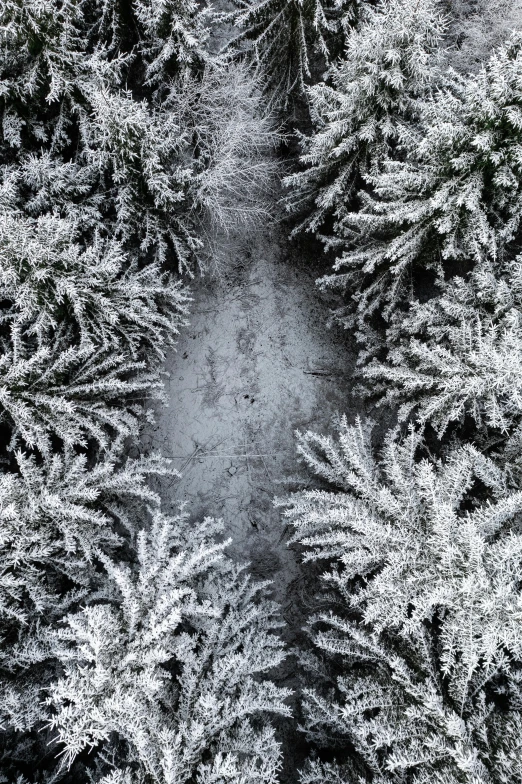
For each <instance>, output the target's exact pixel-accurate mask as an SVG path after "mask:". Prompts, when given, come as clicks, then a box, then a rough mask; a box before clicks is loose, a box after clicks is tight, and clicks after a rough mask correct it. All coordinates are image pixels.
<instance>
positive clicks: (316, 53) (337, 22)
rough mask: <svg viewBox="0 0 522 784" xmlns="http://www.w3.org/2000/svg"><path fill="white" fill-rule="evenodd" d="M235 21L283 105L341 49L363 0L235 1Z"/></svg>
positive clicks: (276, 100) (273, 98)
mask: <svg viewBox="0 0 522 784" xmlns="http://www.w3.org/2000/svg"><path fill="white" fill-rule="evenodd" d="M234 2H235V5H236V6H237V7H238V11H237V14H236V15H235V18H234V22H235V24H236V26H237V27H238V28H239V31H240V32H239V36H238V38H237V39H236V40H235V41H234V42H233V44H234V45H235V46H237V45H238V41H243V40H247V41H249V42H251V43H250V46H251V54H252V57H253V60H254V62H255V64H256V70H257V73H258V74H259V75H260V76H261V78H262V79H263V81H264V86H265V90H266V91H267V93H268V94H269V99H270V102H271V103H273V104H275V105H279V106H280V107H283V108H285V109H287V108H288V106H289V103H290V102H291V101H292V100H294V99H295V98H296V97H298V96H300V97H303V96H304V94H305V91H306V85H308V84H310V83H311V82H312V81H313V80H314V77H315V79H317V72H318V70H320V69H321V68H322V69H323V70H324V68H326V67H327V66H328V64H329V62H330V61H331V60H332V59H334V57H335V56H336V55H337V54H338V52H339V51H340V50H341V49H342V41H343V39H344V35H343V33H344V31H345V30H346V29H347V28H349V27H350V26H351V25H352V24H353V23H354V22H355V19H356V18H357V14H358V10H359V5H360V2H359V0H234Z"/></svg>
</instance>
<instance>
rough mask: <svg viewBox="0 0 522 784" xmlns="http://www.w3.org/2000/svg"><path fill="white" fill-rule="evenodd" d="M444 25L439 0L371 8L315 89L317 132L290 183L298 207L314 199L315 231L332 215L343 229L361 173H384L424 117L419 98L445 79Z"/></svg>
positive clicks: (393, 1) (393, 0) (399, 0)
mask: <svg viewBox="0 0 522 784" xmlns="http://www.w3.org/2000/svg"><path fill="white" fill-rule="evenodd" d="M444 29H445V23H444V18H443V16H442V13H441V7H440V3H439V2H438V0H419V2H417V3H412V2H410V0H385V2H383V3H380V4H378V5H376V6H375V7H371V6H367V7H364V9H363V11H362V13H361V19H360V23H359V26H358V27H357V29H354V30H352V31H351V32H350V33H349V35H348V36H347V41H346V49H345V52H344V55H343V57H342V59H341V60H340V61H339V62H338V63H336V64H335V65H333V66H332V68H331V69H330V71H329V73H328V83H327V84H318V85H315V86H313V87H310V88H309V89H308V97H309V101H310V111H311V114H312V120H313V122H314V126H315V133H314V134H313V135H312V136H311V137H310V138H306V137H302V144H303V147H304V154H303V155H302V156H301V159H300V161H301V164H303V166H305V167H306V168H305V170H304V171H301V172H298V173H297V174H294V175H292V176H289V177H287V178H286V180H285V184H286V186H287V188H289V189H290V195H289V203H290V205H291V207H292V208H293V209H302V206H303V203H305V204H308V206H309V212H310V214H309V216H308V217H307V218H305V221H304V225H305V226H306V227H307V228H308V229H309V230H310V231H316V230H317V229H318V228H321V227H322V224H323V223H324V220H325V219H326V218H327V217H328V216H331V215H333V216H334V218H335V220H336V226H337V227H338V228H337V230H339V227H340V226H342V218H343V215H344V214H345V213H346V211H347V210H348V209H349V207H350V203H351V200H352V197H353V196H354V192H355V190H356V189H358V188H359V187H360V185H361V174H362V175H364V174H368V172H372V171H378V170H379V168H380V167H381V165H382V163H383V161H385V160H386V159H387V158H388V157H389V156H390V153H391V151H392V149H393V147H394V146H395V145H396V144H397V142H398V140H399V139H400V137H401V135H402V132H403V129H404V127H405V125H406V124H407V123H411V122H413V121H414V120H415V119H418V116H419V113H420V111H419V100H420V99H421V98H424V97H426V95H427V94H428V93H429V92H430V90H431V89H433V86H434V84H435V83H436V81H437V73H438V68H437V55H436V53H437V48H438V46H439V45H440V41H441V38H442V35H443V33H444ZM310 202H312V203H310Z"/></svg>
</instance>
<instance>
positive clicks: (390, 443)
mask: <svg viewBox="0 0 522 784" xmlns="http://www.w3.org/2000/svg"><path fill="white" fill-rule="evenodd" d="M370 432H371V429H370V427H369V426H368V425H365V424H363V423H362V422H360V421H358V422H356V424H355V425H353V426H348V424H347V422H346V419H343V420H342V421H341V424H340V433H339V441H338V443H335V442H334V441H333V440H332V439H331V438H327V437H323V436H318V435H315V434H313V433H310V432H309V433H306V434H303V435H301V436H300V438H299V449H300V452H301V454H302V455H303V456H304V458H305V460H306V462H307V463H308V465H309V466H310V468H311V469H312V470H313V471H314V472H315V473H316V474H318V475H319V476H320V477H321V478H322V479H324V480H326V481H327V482H329V483H331V484H332V485H334V486H335V487H337V488H338V489H337V491H334V490H332V491H324V490H310V491H306V492H302V493H299V494H297V495H295V496H293V498H292V499H290V501H289V502H288V509H287V511H286V516H287V518H288V519H289V520H290V522H291V523H292V524H293V525H294V527H295V531H296V533H295V540H296V541H299V542H300V543H301V544H302V545H304V547H305V559H307V560H312V561H316V560H324V559H327V560H328V561H329V562H330V563H331V564H332V568H331V571H330V572H327V573H326V574H325V575H324V580H325V581H326V583H327V584H328V586H329V587H330V590H331V596H330V598H331V599H333V600H334V601H335V604H334V609H333V610H332V611H330V612H327V611H323V612H320V613H319V614H318V615H317V616H315V617H313V618H312V619H311V629H312V634H313V638H314V642H315V646H316V650H317V657H318V662H315V664H314V667H315V669H314V672H315V673H316V674H317V673H318V672H320V671H321V669H323V670H324V668H325V667H326V669H327V671H328V670H329V671H330V673H334V672H337V673H339V674H338V676H337V677H334V676H333V674H331V675H330V677H329V682H328V681H327V682H326V683H325V685H324V688H322V689H321V688H310V689H308V690H307V691H306V692H305V697H304V709H305V715H306V724H305V729H306V732H307V734H308V736H309V738H310V739H311V740H312V741H313V742H315V743H317V744H318V745H319V746H326V747H327V748H329V749H331V750H332V751H333V752H334V754H335V749H336V748H337V749H339V750H342V749H343V748H344V749H345V750H346V749H347V748H353V749H354V751H355V755H354V754H352V755H351V757H352V761H351V762H348V761H346V759H345V760H344V761H343V760H342V759H341V760H340V761H339V764H325V765H322V764H321V763H319V762H317V761H316V762H314V761H311V765H310V767H309V768H308V770H307V771H306V772H305V773H304V775H303V778H302V781H303V782H306V784H312V782H316V783H317V784H319V782H331V783H332V784H333V782H340V781H346V780H352V779H353V780H359V781H361V780H362V781H366V780H368V781H379V782H383V784H384V782H387V784H392V783H393V782H428V781H438V782H441V783H442V782H444V784H450V782H452V784H456V783H457V782H470V784H471V782H478V781H481V782H499V784H500V782H513V783H514V782H515V781H518V779H519V778H520V775H521V772H522V771H521V768H520V761H519V755H520V729H521V726H522V716H521V713H520V660H521V655H522V637H521V634H520V629H519V623H518V621H517V618H518V612H519V610H518V608H519V606H520V600H521V599H520V583H519V579H518V574H519V571H520V563H521V557H522V540H521V537H520V533H519V531H518V528H517V523H516V520H517V515H519V514H520V511H521V509H522V506H521V504H522V494H521V493H520V491H513V490H510V489H509V487H508V484H507V481H506V476H505V475H504V474H503V472H502V471H500V470H499V468H498V467H497V466H496V465H495V464H494V463H493V462H492V461H491V460H489V459H487V458H486V457H484V456H483V455H482V454H481V453H480V452H479V451H477V450H476V449H475V448H474V447H473V446H471V445H468V444H463V445H461V446H457V447H455V448H454V449H452V450H450V451H449V452H448V454H447V455H446V456H445V458H444V459H442V460H434V459H433V458H431V459H429V458H427V457H423V456H422V454H420V452H421V450H422V440H421V437H420V435H419V434H418V433H416V432H415V431H414V430H413V429H410V432H409V434H408V436H407V437H406V438H405V439H403V440H398V439H397V437H396V435H394V434H391V435H389V436H388V438H387V439H386V441H385V445H384V449H383V452H382V456H381V459H380V460H379V461H376V460H375V459H374V457H373V453H372V448H371V443H370ZM321 661H322V662H323V663H322V665H321Z"/></svg>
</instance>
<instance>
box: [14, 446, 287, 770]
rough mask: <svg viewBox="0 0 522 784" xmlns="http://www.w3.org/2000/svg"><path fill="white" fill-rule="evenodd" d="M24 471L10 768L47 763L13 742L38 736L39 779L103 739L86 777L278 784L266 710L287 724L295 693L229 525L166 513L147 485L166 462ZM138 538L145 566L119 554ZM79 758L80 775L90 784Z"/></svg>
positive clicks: (20, 478)
mask: <svg viewBox="0 0 522 784" xmlns="http://www.w3.org/2000/svg"><path fill="white" fill-rule="evenodd" d="M16 461H17V467H18V473H17V474H3V475H2V476H1V477H0V503H1V508H0V524H1V532H0V554H1V563H2V573H1V576H0V624H1V629H2V637H3V644H2V650H1V658H0V681H1V682H0V688H1V692H2V712H1V719H2V723H3V727H4V730H7V731H8V732H9V731H10V730H12V729H16V730H17V731H18V733H19V735H18V737H17V736H14V738H13V746H12V747H11V755H12V756H11V758H9V759H8V760H7V765H6V770H7V769H9V770H10V771H11V770H12V771H13V772H16V770H17V760H20V761H22V760H24V759H26V760H27V761H28V762H29V764H31V765H33V766H37V765H38V764H40V763H37V762H36V757H35V758H34V759H33V761H32V762H31V757H30V752H31V750H32V746H34V743H35V742H36V741H35V740H34V738H33V739H31V737H27V738H26V739H25V740H24V737H23V734H22V735H20V733H23V732H24V731H27V730H31V729H34V730H38V732H39V733H42V732H43V733H44V734H43V736H42V739H46V741H47V742H50V743H52V753H51V754H49V752H46V754H47V757H48V759H47V760H45V759H44V758H41V762H43V768H42V771H38V769H37V768H36V767H35V768H34V772H35V773H38V772H40V773H43V772H44V771H45V768H49V770H51V769H52V767H53V766H55V765H62V766H63V765H64V764H66V766H68V765H70V764H72V763H73V762H74V760H75V758H76V756H77V755H78V754H79V753H80V752H81V750H82V749H84V748H86V747H89V748H90V747H92V746H93V745H94V746H97V745H98V744H101V746H103V748H101V749H100V755H99V757H98V756H97V757H96V759H92V755H91V759H90V761H89V762H88V763H87V764H88V768H91V769H92V771H93V772H94V771H95V770H96V771H98V772H100V770H101V769H103V772H108V771H110V770H111V768H112V766H116V767H119V766H120V765H122V766H125V765H126V764H132V765H133V767H134V763H137V764H138V766H139V770H141V771H142V774H143V776H141V775H140V776H139V777H138V779H137V780H139V781H144V782H145V781H147V782H149V781H158V782H172V781H189V780H191V777H192V776H193V775H194V773H195V772H196V771H198V772H199V773H200V774H201V776H202V777H204V776H207V777H208V780H209V781H211V780H216V779H212V777H211V774H212V775H215V774H216V771H218V770H221V771H222V772H223V771H228V773H229V775H231V772H234V771H235V773H234V775H235V778H234V777H232V778H231V779H230V780H231V781H237V782H242V781H245V780H248V775H251V779H250V780H252V781H259V782H263V783H264V782H267V783H268V782H274V781H275V776H276V772H277V770H278V767H279V747H278V744H277V743H276V741H275V739H274V736H273V731H272V730H271V729H270V728H269V726H268V725H267V724H266V722H264V720H263V719H262V715H264V714H266V713H273V712H275V713H281V714H283V715H288V708H287V707H286V705H284V702H283V701H284V699H285V697H286V696H287V692H286V691H285V690H284V689H279V688H277V687H276V686H275V685H273V684H272V683H271V682H270V681H267V680H266V679H265V678H263V677H260V676H263V675H264V674H265V673H266V672H267V671H268V670H270V669H271V668H272V667H274V666H276V665H277V664H278V663H279V662H280V661H281V660H282V658H283V651H282V645H281V642H280V640H279V637H278V635H277V634H276V633H274V632H276V631H277V629H278V628H279V626H280V625H281V623H280V621H279V620H278V619H277V617H276V607H275V605H274V604H273V603H272V602H270V601H267V600H266V598H264V596H263V594H265V593H266V585H265V584H253V583H251V582H250V580H249V578H248V576H247V575H246V574H245V573H244V570H242V569H241V568H238V567H236V566H234V565H233V564H232V562H231V561H230V559H228V558H227V557H226V556H225V555H224V548H225V547H226V544H227V542H222V541H220V538H221V537H220V533H221V530H222V524H221V523H218V522H216V521H213V520H211V519H207V520H205V521H204V522H203V523H193V522H189V520H188V515H186V514H180V515H178V516H177V517H174V518H168V517H165V516H164V515H163V514H161V511H160V508H159V498H158V496H157V495H156V494H155V493H153V492H152V491H151V490H150V489H149V488H148V487H147V484H146V482H145V478H146V476H147V474H150V473H156V474H157V473H166V472H167V470H168V469H167V466H166V465H165V463H164V461H161V460H160V459H159V458H149V459H147V460H139V461H132V460H131V461H127V462H126V463H123V464H122V462H121V456H120V452H119V450H118V449H117V448H115V449H114V450H113V451H112V453H111V454H110V455H108V456H107V457H106V458H105V459H104V460H103V461H98V462H97V463H96V464H95V465H89V464H88V461H87V459H86V458H85V457H81V456H76V455H74V454H73V453H72V452H70V451H69V452H66V453H65V454H63V455H58V454H55V455H53V457H52V458H50V459H49V460H47V461H46V462H45V463H44V464H43V465H42V466H39V465H38V464H37V462H36V461H35V459H34V458H30V457H27V456H26V455H24V454H23V453H22V452H19V453H17V455H16ZM147 518H150V520H151V522H150V524H147V528H143V525H144V523H146V521H147ZM139 529H141V530H139ZM118 530H119V533H118ZM136 535H137V545H136V552H137V561H138V565H137V567H136V568H135V567H134V566H132V564H129V561H128V559H127V558H125V562H122V561H121V560H120V561H119V562H117V561H115V560H113V554H114V553H115V552H118V551H119V552H120V553H123V552H124V551H125V548H128V547H129V546H132V548H134V544H133V543H134V541H135V537H136ZM216 537H217V538H216ZM100 600H101V601H100ZM53 681H54V684H53ZM46 694H47V695H48V698H47V703H44V702H43V701H42V700H43V699H44V698H45V696H46ZM44 725H46V727H47V729H46V728H45V726H44ZM45 729H46V731H45V732H44V730H45ZM115 733H117V734H118V736H119V737H120V741H123V740H124V741H126V744H124V745H123V746H122V745H121V742H120V743H118V742H116V740H115ZM6 737H8V738H9V737H10V736H9V734H8V735H7V736H6ZM4 742H5V740H4ZM57 755H58V756H59V757H60V759H62V762H59V760H58V759H56V760H55V761H54V762H53V759H55V758H57ZM64 755H65V756H64ZM85 764H86V763H85V762H82V763H78V764H77V765H75V766H74V767H73V769H72V770H73V771H74V774H72V775H73V779H72V780H82V781H84V780H87V778H86V769H85ZM22 769H23V763H22ZM49 775H50V773H49ZM74 776H78V777H80V778H79V779H78V778H74ZM176 776H177V778H176ZM245 776H247V779H245ZM44 780H47V779H44ZM50 780H52V779H51V778H49V781H50ZM202 780H205V781H206V780H207V779H205V778H203V779H202ZM217 780H219V779H217Z"/></svg>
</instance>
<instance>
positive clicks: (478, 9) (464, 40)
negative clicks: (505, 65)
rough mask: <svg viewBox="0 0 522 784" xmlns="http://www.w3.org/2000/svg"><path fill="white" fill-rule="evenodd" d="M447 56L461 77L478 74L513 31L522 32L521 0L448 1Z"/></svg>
mask: <svg viewBox="0 0 522 784" xmlns="http://www.w3.org/2000/svg"><path fill="white" fill-rule="evenodd" d="M446 5H447V7H448V17H449V22H450V25H449V31H448V39H449V41H448V42H449V43H450V44H451V45H450V46H449V47H448V51H447V56H448V59H449V62H450V63H451V65H452V66H453V67H454V68H455V69H456V70H458V71H461V72H462V73H468V72H469V71H473V70H478V68H480V66H481V65H482V64H483V63H484V61H485V60H487V59H488V57H489V56H490V55H491V52H492V50H493V49H494V48H495V47H496V46H500V45H501V44H502V42H503V41H505V40H506V38H508V37H509V36H510V35H511V33H512V31H513V30H521V29H522V2H521V0H449V2H447V4H446Z"/></svg>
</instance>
